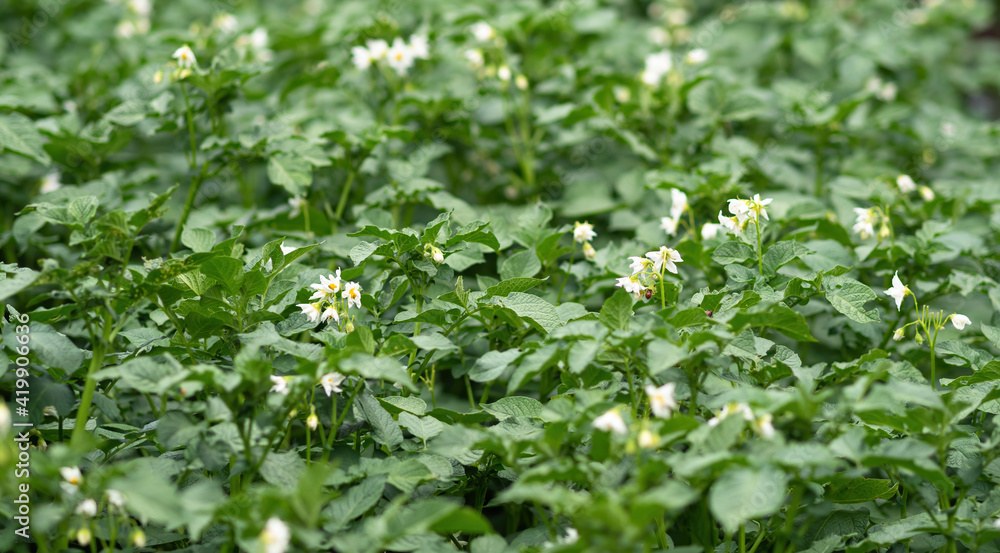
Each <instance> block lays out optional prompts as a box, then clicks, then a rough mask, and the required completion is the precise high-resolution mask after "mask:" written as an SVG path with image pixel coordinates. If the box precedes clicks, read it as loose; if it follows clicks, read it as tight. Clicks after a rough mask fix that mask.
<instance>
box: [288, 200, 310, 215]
mask: <svg viewBox="0 0 1000 553" xmlns="http://www.w3.org/2000/svg"><path fill="white" fill-rule="evenodd" d="M288 205H290V206H292V212H291V213H289V214H288V218H289V219H294V218H296V217H298V216H299V214H300V213H302V210H303V209H309V202H307V201H306V199H305V198H304V197H302V196H294V197H292V198H289V200H288Z"/></svg>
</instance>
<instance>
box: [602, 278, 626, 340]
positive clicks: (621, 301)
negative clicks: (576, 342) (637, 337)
mask: <svg viewBox="0 0 1000 553" xmlns="http://www.w3.org/2000/svg"><path fill="white" fill-rule="evenodd" d="M633 303H634V300H633V299H632V294H630V293H628V292H626V291H625V290H624V289H623V288H619V289H617V290H615V293H614V294H611V297H610V298H608V301H606V302H604V305H603V306H602V307H601V312H600V313H599V314H598V318H599V319H600V320H601V322H602V323H604V325H605V326H607V327H608V328H610V329H612V330H619V329H623V328H625V327H626V326H628V322H629V321H630V320H631V319H632V305H633Z"/></svg>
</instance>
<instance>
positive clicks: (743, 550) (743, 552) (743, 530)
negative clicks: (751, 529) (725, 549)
mask: <svg viewBox="0 0 1000 553" xmlns="http://www.w3.org/2000/svg"><path fill="white" fill-rule="evenodd" d="M740 553H747V527H746V524H740Z"/></svg>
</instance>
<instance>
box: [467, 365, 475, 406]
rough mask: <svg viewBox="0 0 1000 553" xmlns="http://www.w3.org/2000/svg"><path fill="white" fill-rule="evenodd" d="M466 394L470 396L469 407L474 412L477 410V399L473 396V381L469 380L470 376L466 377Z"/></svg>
mask: <svg viewBox="0 0 1000 553" xmlns="http://www.w3.org/2000/svg"><path fill="white" fill-rule="evenodd" d="M465 393H466V394H468V396H469V407H470V408H472V410H473V411H474V410H475V409H476V398H475V396H474V395H473V394H472V381H471V380H469V375H468V374H466V375H465Z"/></svg>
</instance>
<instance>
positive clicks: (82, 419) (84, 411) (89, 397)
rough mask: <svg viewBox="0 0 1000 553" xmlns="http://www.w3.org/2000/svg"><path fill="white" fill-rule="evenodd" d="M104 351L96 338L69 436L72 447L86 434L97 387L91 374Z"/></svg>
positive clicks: (101, 360)
mask: <svg viewBox="0 0 1000 553" xmlns="http://www.w3.org/2000/svg"><path fill="white" fill-rule="evenodd" d="M105 334H107V332H106V333H105ZM106 353H107V346H106V345H105V343H104V342H103V341H100V340H98V341H97V342H95V343H94V353H93V357H91V358H90V367H88V368H87V382H86V384H85V385H84V388H83V396H82V397H81V398H80V408H79V409H78V410H77V412H76V424H75V425H74V426H73V434H72V436H71V437H70V445H71V446H72V447H74V448H75V447H80V446H82V442H83V440H84V436H85V435H86V434H87V420H88V419H89V418H90V405H91V403H93V401H94V391H95V390H96V389H97V380H96V379H94V376H93V375H94V373H96V372H97V371H98V370H99V369H100V368H101V366H102V365H103V364H104V356H105V355H106Z"/></svg>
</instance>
